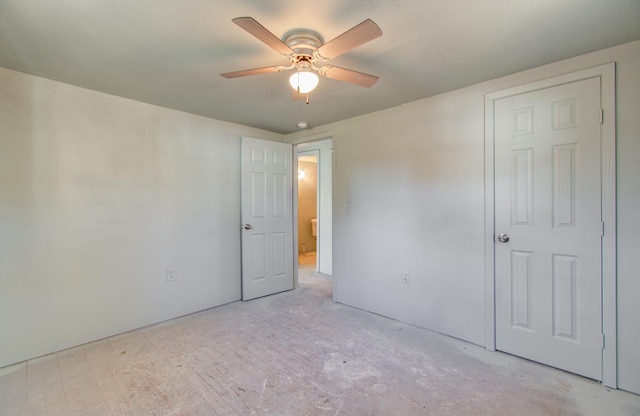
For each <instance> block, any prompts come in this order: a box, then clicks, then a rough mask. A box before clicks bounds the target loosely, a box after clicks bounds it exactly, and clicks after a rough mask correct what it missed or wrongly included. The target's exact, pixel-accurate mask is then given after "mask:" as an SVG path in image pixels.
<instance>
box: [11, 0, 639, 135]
mask: <svg viewBox="0 0 640 416" xmlns="http://www.w3.org/2000/svg"><path fill="white" fill-rule="evenodd" d="M240 16H251V17H253V18H255V19H256V20H258V21H259V22H260V23H261V24H262V25H263V26H265V27H266V28H267V29H269V30H270V31H271V32H273V33H274V34H275V35H276V36H278V37H281V36H282V35H284V34H285V33H286V32H287V31H289V30H291V29H294V28H308V29H313V30H315V31H317V32H320V34H321V35H322V36H323V37H324V39H325V41H328V40H330V39H332V38H334V37H335V36H337V35H339V34H341V33H342V32H344V31H346V30H347V29H349V28H351V27H352V26H354V25H356V24H358V23H360V22H361V21H363V20H364V19H366V18H371V19H373V20H374V21H375V22H376V23H377V24H378V25H379V26H380V28H381V29H382V31H383V36H382V37H381V38H378V39H375V40H373V41H371V42H369V43H367V44H365V45H363V46H361V47H359V48H357V49H354V50H352V51H350V52H347V53H345V54H344V55H342V56H340V57H338V58H336V59H335V60H332V61H331V63H332V64H335V65H338V66H342V67H346V68H350V69H354V70H357V71H361V72H366V73H369V74H373V75H377V76H379V77H380V80H379V81H378V83H377V84H376V85H374V86H373V87H372V88H370V89H366V88H362V87H358V86H354V85H350V84H345V83H342V82H339V81H335V80H331V79H326V78H322V79H321V80H320V85H319V86H318V88H317V90H316V91H315V92H314V93H313V94H312V95H311V103H310V104H309V105H307V104H305V103H304V101H295V102H292V101H291V97H290V89H289V87H288V84H287V77H288V74H287V73H273V74H265V75H258V76H253V77H246V78H236V79H225V78H222V77H221V76H219V73H221V72H228V71H235V70H240V69H246V68H254V67H261V66H268V65H279V64H287V60H286V58H284V57H283V56H281V55H278V54H277V53H276V52H274V51H273V50H272V49H270V48H269V47H267V46H266V45H264V44H263V43H261V42H259V41H258V40H257V39H255V38H254V37H252V36H251V35H249V34H248V33H247V32H245V31H244V30H242V29H241V28H239V27H238V26H236V25H235V24H233V23H232V22H231V19H232V18H234V17H240ZM637 39H640V0H352V1H345V0H324V1H312V0H0V66H3V67H6V68H10V69H15V70H18V71H21V72H26V73H29V74H33V75H37V76H41V77H45V78H50V79H54V80H58V81H62V82H65V83H69V84H73V85H78V86H82V87H86V88H90V89H93V90H98V91H103V92H106V93H110V94H115V95H119V96H123V97H128V98H132V99H134V100H138V101H143V102H147V103H152V104H157V105H160V106H163V107H169V108H174V109H178V110H182V111H187V112H190V113H195V114H200V115H203V116H207V117H212V118H216V119H220V120H226V121H232V122H236V123H240V124H244V125H247V126H253V127H258V128H262V129H266V130H270V131H274V132H280V133H290V132H293V131H296V130H298V127H297V122H298V121H299V120H304V121H307V122H308V123H309V127H314V126H319V125H322V124H326V123H330V122H333V121H337V120H342V119H346V118H350V117H353V116H357V115H360V114H365V113H369V112H372V111H376V110H381V109H384V108H388V107H392V106H396V105H399V104H402V103H405V102H409V101H413V100H416V99H420V98H424V97H428V96H432V95H435V94H438V93H442V92H445V91H449V90H453V89H457V88H461V87H464V86H467V85H471V84H474V83H477V82H481V81H485V80H489V79H493V78H496V77H499V76H502V75H506V74H510V73H514V72H517V71H521V70H524V69H528V68H533V67H536V66H540V65H543V64H546V63H550V62H554V61H558V60H560V59H564V58H568V57H572V56H576V55H580V54H584V53H587V52H591V51H594V50H598V49H602V48H605V47H609V46H613V45H617V44H621V43H625V42H628V41H632V40H637Z"/></svg>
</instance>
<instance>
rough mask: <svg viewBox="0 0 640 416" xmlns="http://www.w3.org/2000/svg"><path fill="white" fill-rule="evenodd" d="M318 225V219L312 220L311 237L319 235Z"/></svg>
mask: <svg viewBox="0 0 640 416" xmlns="http://www.w3.org/2000/svg"><path fill="white" fill-rule="evenodd" d="M317 224H318V219H317V218H313V219H311V235H313V236H314V237H315V236H316V235H317V227H318V225H317Z"/></svg>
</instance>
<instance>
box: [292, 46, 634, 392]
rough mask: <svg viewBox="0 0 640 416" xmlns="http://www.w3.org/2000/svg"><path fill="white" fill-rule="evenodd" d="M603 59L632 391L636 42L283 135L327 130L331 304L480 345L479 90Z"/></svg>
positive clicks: (623, 354)
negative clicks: (612, 129) (611, 73)
mask: <svg viewBox="0 0 640 416" xmlns="http://www.w3.org/2000/svg"><path fill="white" fill-rule="evenodd" d="M609 62H616V63H617V64H616V68H617V88H616V94H617V156H618V166H617V178H618V181H617V186H618V196H617V207H618V242H617V244H618V277H617V278H618V330H619V332H618V359H619V365H618V371H619V373H618V375H619V385H620V387H621V388H623V389H626V390H629V391H633V392H636V393H640V354H638V351H640V330H639V328H640V302H638V299H640V271H639V270H640V269H639V268H638V265H637V257H638V252H640V243H639V241H640V240H638V236H639V235H640V221H638V219H637V217H638V213H639V212H640V193H639V192H638V178H640V163H638V162H639V161H640V117H638V114H640V113H639V111H640V75H639V74H640V41H636V42H632V43H628V44H625V45H621V46H618V47H614V48H609V49H605V50H602V51H598V52H594V53H591V54H588V55H584V56H580V57H576V58H572V59H568V60H565V61H561V62H557V63H553V64H549V65H546V66H543V67H540V68H536V69H532V70H529V71H525V72H521V73H518V74H513V75H509V76H506V77H503V78H499V79H495V80H492V81H488V82H485V83H481V84H477V85H473V86H470V87H467V88H463V89H460V90H457V91H452V92H449V93H446V94H442V95H438V96H435V97H431V98H427V99H424V100H419V101H415V102H412V103H408V104H405V105H402V106H399V107H395V108H391V109H388V110H384V111H380V112H376V113H372V114H368V115H364V116H361V117H357V118H353V119H349V120H345V121H341V122H338V123H333V124H330V125H326V126H322V127H318V128H316V129H314V130H313V131H310V132H304V133H297V134H293V135H289V136H287V140H290V141H295V140H297V139H298V138H299V137H301V136H302V135H303V134H306V135H311V134H315V135H322V133H323V132H331V135H332V137H333V149H334V157H335V158H336V160H337V163H336V165H335V170H334V181H333V184H334V193H333V195H334V247H336V250H335V257H334V259H333V261H334V264H335V265H336V266H335V271H336V276H335V278H336V285H337V288H336V292H337V299H338V301H339V302H342V303H345V304H348V305H353V306H356V307H358V308H362V309H366V310H369V311H373V312H375V313H378V314H382V315H386V316H390V317H393V318H395V319H399V320H402V321H406V322H410V323H413V324H416V325H419V326H422V327H426V328H430V329H432V330H435V331H439V332H442V333H445V334H449V335H452V336H455V337H457V338H462V339H465V340H468V341H471V342H473V343H476V344H480V345H484V344H485V339H484V324H485V321H484V316H485V310H484V309H485V298H484V293H485V287H484V270H485V263H484V261H485V257H484V219H485V214H484V195H485V194H484V192H485V191H484V157H485V156H484V95H485V94H487V93H490V92H493V91H498V90H501V89H505V88H509V87H513V86H517V85H522V84H526V83H529V82H533V81H537V80H540V79H544V78H549V77H553V76H557V75H561V74H564V73H567V72H572V71H577V70H581V69H585V68H589V67H592V66H596V65H601V64H604V63H609ZM327 134H328V133H327ZM402 271H408V272H410V273H411V284H410V285H404V284H402V283H401V281H400V274H401V272H402Z"/></svg>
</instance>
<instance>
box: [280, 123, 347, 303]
mask: <svg viewBox="0 0 640 416" xmlns="http://www.w3.org/2000/svg"><path fill="white" fill-rule="evenodd" d="M334 136H335V131H333V130H328V131H323V132H319V133H315V134H311V135H308V136H303V137H300V138H297V139H294V140H291V141H290V143H291V144H293V146H294V150H293V154H294V156H296V157H294V169H295V170H294V172H297V171H298V158H297V155H298V152H305V151H308V150H314V149H313V143H316V142H324V141H328V140H331V143H332V146H331V149H330V153H331V160H330V162H331V191H330V193H331V195H325V197H326V196H330V197H331V198H330V206H329V208H330V211H331V212H330V214H331V218H329V219H328V221H327V218H325V217H324V215H323V214H322V212H323V209H322V208H321V207H320V206H318V217H317V218H318V219H319V220H318V224H320V222H324V224H325V226H326V223H327V222H329V223H330V224H329V226H330V228H331V236H330V238H329V240H330V241H331V253H330V255H331V274H330V276H331V279H332V281H333V284H332V287H333V294H332V299H333V301H334V302H337V296H338V285H337V279H338V273H337V266H336V264H337V262H336V261H335V259H336V258H337V250H336V242H335V238H334V237H333V236H334V235H335V232H336V229H335V222H334V221H333V212H334V211H335V207H334V201H335V198H334V197H333V189H334V186H333V185H334V184H333V182H334V177H335V176H334V172H335V168H336V160H335V149H334V148H333V139H334ZM321 158H322V151H321V152H320V155H319V157H318V194H319V195H318V205H320V204H321V203H322V202H321V199H323V196H322V195H323V191H322V190H321V181H322V179H321V178H322V177H323V176H324V175H323V174H322V167H321V165H320V159H321ZM293 198H294V199H293V200H294V204H293V205H294V207H293V209H294V219H293V226H294V233H293V235H294V248H295V250H296V252H297V249H298V248H297V247H298V204H297V201H298V181H297V180H295V181H293ZM321 216H322V218H324V221H322V220H320V217H321ZM323 227H324V226H323ZM319 233H320V230H318V234H319ZM318 243H320V239H318ZM316 265H317V266H318V268H319V266H320V265H319V263H316ZM293 275H294V285H295V287H296V288H297V287H298V260H297V258H296V261H295V263H294V265H293Z"/></svg>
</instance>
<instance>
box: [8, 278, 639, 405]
mask: <svg viewBox="0 0 640 416" xmlns="http://www.w3.org/2000/svg"><path fill="white" fill-rule="evenodd" d="M308 267H312V266H308ZM300 279H301V286H300V288H298V289H296V290H294V291H291V292H287V293H282V294H278V295H274V296H270V297H266V298H262V299H258V300H254V301H251V302H245V303H243V302H235V303H232V304H229V305H226V306H222V307H219V308H214V309H210V310H207V311H204V312H201V313H197V314H194V315H191V316H188V317H184V318H180V319H175V320H172V321H169V322H165V323H163V324H159V325H155V326H153V327H149V328H144V329H141V330H137V331H133V332H130V333H127V334H123V335H119V336H115V337H111V338H108V339H105V340H102V341H97V342H94V343H91V344H87V345H84V346H80V347H76V348H73V349H69V350H65V351H62V352H59V353H57V354H52V355H48V356H46V357H42V358H38V359H34V360H30V361H28V362H26V363H22V364H17V365H14V366H10V367H6V368H4V369H0V415H3V416H9V415H49V416H51V415H83V416H85V415H274V416H276V415H277V416H281V415H295V416H300V415H331V416H335V415H345V416H355V415H367V416H370V415H384V416H387V415H389V416H390V415H393V416H396V415H438V416H442V415H517V416H526V415H545V416H547V415H607V416H616V415H625V416H628V415H640V396H636V395H633V394H630V393H625V392H622V391H615V390H610V389H607V388H605V387H603V386H601V385H600V384H598V383H596V382H593V381H590V380H587V379H584V378H581V377H577V376H574V375H571V374H567V373H565V372H562V371H558V370H555V369H552V368H548V367H545V366H542V365H538V364H535V363H532V362H529V361H526V360H522V359H519V358H516V357H513V356H509V355H506V354H502V353H497V352H488V351H486V350H484V349H483V348H481V347H478V346H475V345H471V344H468V343H466V342H463V341H459V340H456V339H453V338H450V337H446V336H443V335H439V334H435V333H433V332H429V331H426V330H423V329H419V328H416V327H413V326H410V325H406V324H403V323H400V322H397V321H393V320H390V319H386V318H383V317H380V316H377V315H373V314H370V313H367V312H363V311H360V310H357V309H353V308H349V307H346V306H343V305H339V304H334V303H332V302H331V280H330V279H328V278H326V277H323V276H320V275H316V274H315V273H314V272H313V271H312V270H311V269H309V268H306V267H305V268H303V269H301V278H300Z"/></svg>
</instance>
